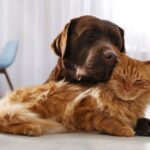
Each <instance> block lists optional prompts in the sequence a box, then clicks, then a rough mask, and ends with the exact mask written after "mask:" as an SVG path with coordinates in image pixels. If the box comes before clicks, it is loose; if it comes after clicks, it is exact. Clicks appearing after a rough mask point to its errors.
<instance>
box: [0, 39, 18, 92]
mask: <svg viewBox="0 0 150 150" xmlns="http://www.w3.org/2000/svg"><path fill="white" fill-rule="evenodd" d="M17 48H18V42H17V41H9V42H7V43H6V45H5V47H4V50H3V52H2V54H1V55H0V73H3V74H4V75H5V77H6V80H7V82H8V84H9V87H10V89H11V90H12V91H13V89H14V88H13V85H12V83H11V81H10V78H9V76H8V74H7V71H6V69H7V68H8V67H9V66H10V65H11V64H12V63H13V62H14V60H15V57H16V52H17Z"/></svg>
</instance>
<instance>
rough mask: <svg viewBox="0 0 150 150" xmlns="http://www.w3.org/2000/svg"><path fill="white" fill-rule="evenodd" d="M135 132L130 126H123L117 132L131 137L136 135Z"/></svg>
mask: <svg viewBox="0 0 150 150" xmlns="http://www.w3.org/2000/svg"><path fill="white" fill-rule="evenodd" d="M134 134H135V132H134V130H133V129H132V128H130V127H128V126H124V127H121V128H120V129H119V130H118V132H117V136H126V137H131V136H134Z"/></svg>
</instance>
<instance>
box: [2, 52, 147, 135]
mask: <svg viewBox="0 0 150 150" xmlns="http://www.w3.org/2000/svg"><path fill="white" fill-rule="evenodd" d="M116 53H117V55H118V64H117V65H116V67H115V69H114V71H113V73H112V76H111V78H110V80H109V81H108V82H107V83H101V84H98V85H96V86H95V87H92V88H89V89H88V88H85V87H82V86H79V85H73V84H67V83H65V82H63V81H61V82H50V83H48V84H45V85H39V86H35V87H28V88H23V89H20V90H16V91H15V92H13V93H11V94H9V95H8V96H6V97H4V98H3V99H2V100H1V101H0V132H4V133H10V134H21V135H28V136H38V135H41V134H45V133H60V132H73V131H74V132H75V131H79V130H84V131H98V132H100V133H107V134H111V135H116V136H133V135H134V131H133V128H134V126H135V125H136V121H137V119H139V118H141V117H143V116H144V112H145V108H146V106H147V104H148V102H149V98H150V71H149V70H150V61H146V62H142V61H139V60H135V59H132V58H129V57H127V56H126V55H124V54H121V53H119V52H116Z"/></svg>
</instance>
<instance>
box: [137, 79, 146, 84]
mask: <svg viewBox="0 0 150 150" xmlns="http://www.w3.org/2000/svg"><path fill="white" fill-rule="evenodd" d="M144 83H145V80H142V79H139V80H135V82H134V84H136V85H139V84H144Z"/></svg>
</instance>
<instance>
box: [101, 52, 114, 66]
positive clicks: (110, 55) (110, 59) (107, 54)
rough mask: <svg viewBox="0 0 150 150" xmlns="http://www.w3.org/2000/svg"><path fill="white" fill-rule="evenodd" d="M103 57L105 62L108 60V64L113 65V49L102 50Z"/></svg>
mask: <svg viewBox="0 0 150 150" xmlns="http://www.w3.org/2000/svg"><path fill="white" fill-rule="evenodd" d="M103 55H104V59H105V60H106V62H108V63H109V64H110V65H115V64H116V62H117V55H116V53H115V52H114V51H112V50H105V51H104V52H103Z"/></svg>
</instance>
